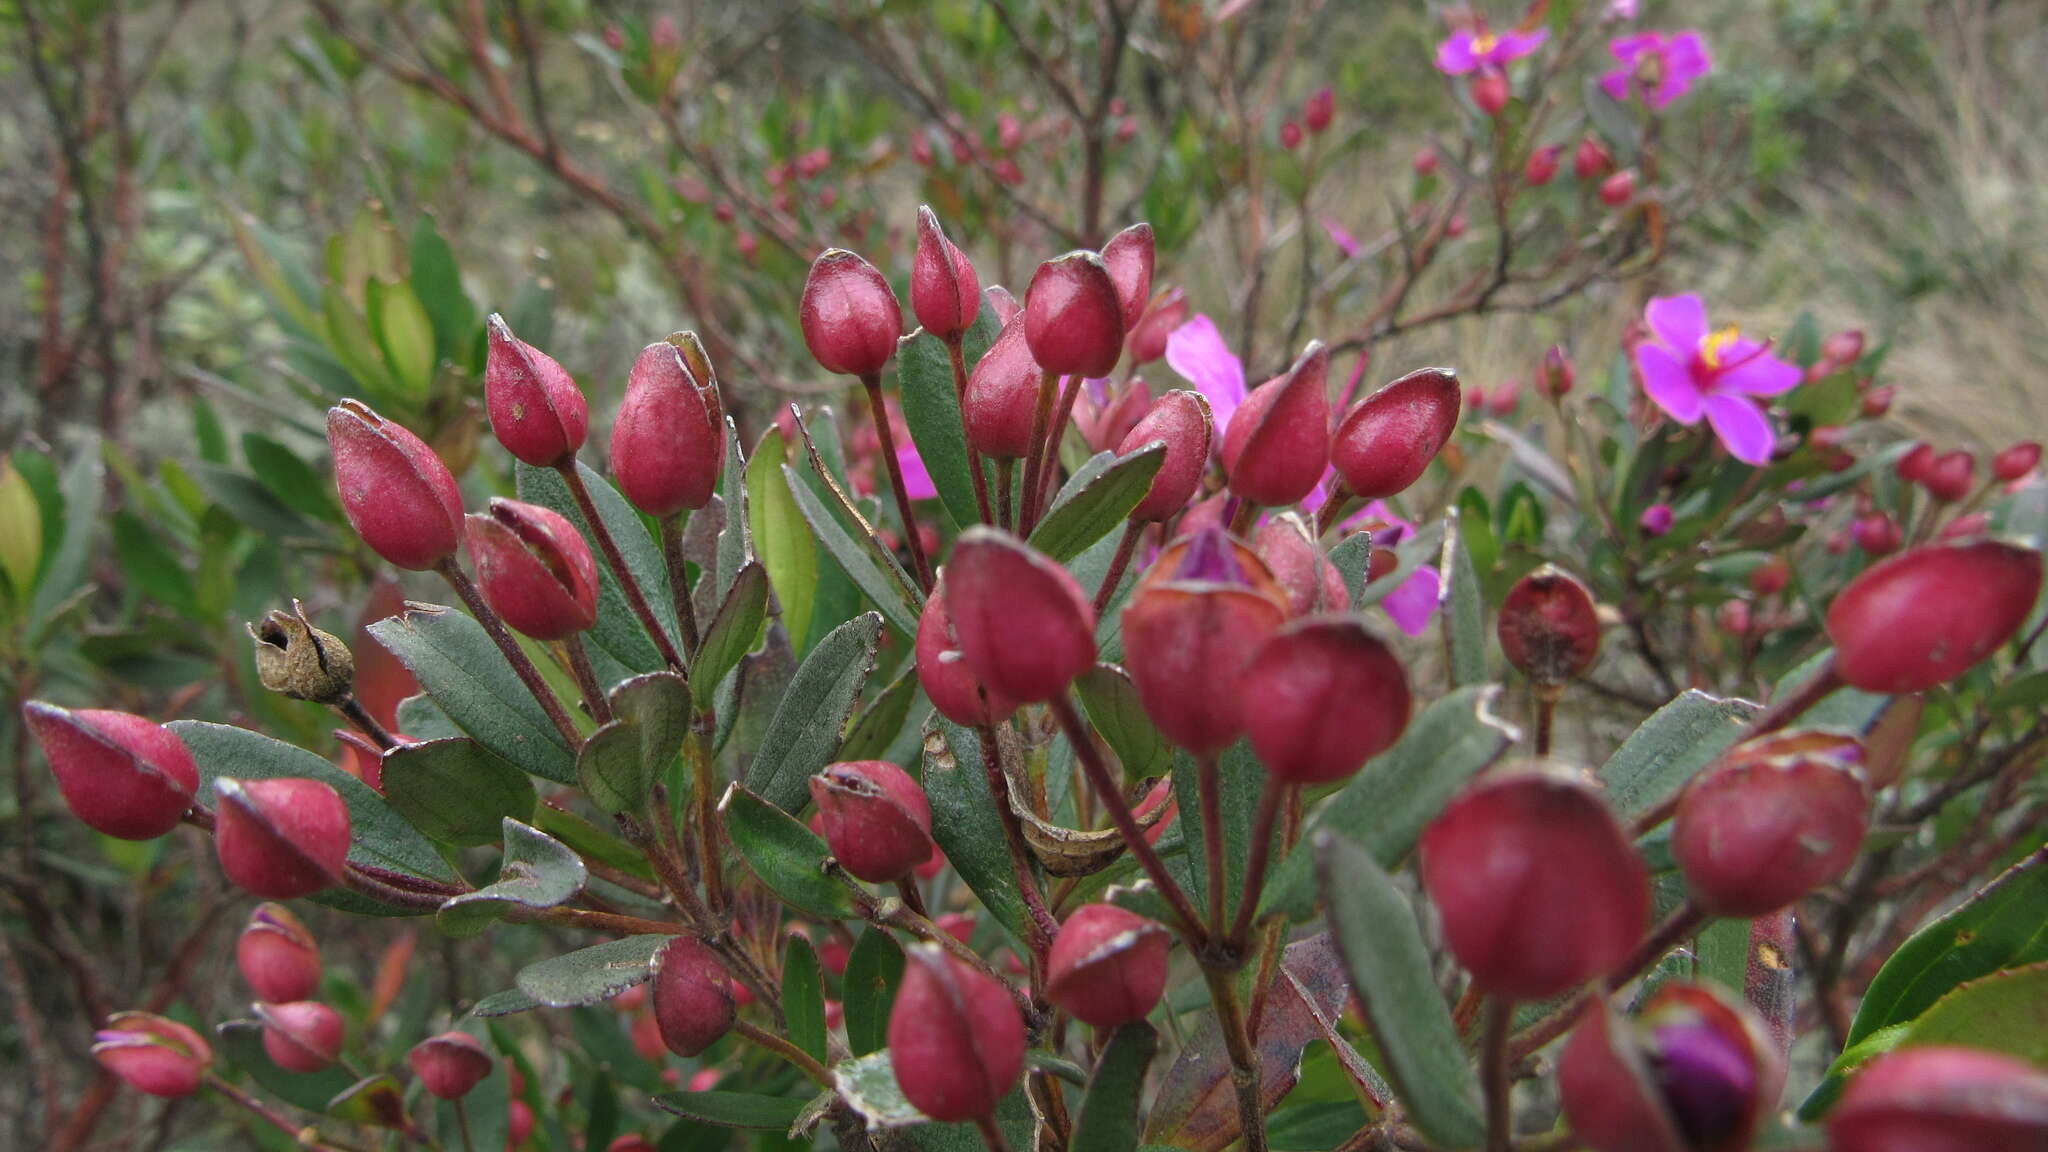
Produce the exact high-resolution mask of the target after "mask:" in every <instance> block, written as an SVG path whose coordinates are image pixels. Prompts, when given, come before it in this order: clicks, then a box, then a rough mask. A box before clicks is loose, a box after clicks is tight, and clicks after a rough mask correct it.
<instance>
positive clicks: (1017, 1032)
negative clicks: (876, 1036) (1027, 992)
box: [888, 944, 1024, 1123]
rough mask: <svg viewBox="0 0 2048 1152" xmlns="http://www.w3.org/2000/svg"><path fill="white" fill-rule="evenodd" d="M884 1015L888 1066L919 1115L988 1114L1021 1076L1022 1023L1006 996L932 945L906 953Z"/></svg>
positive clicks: (945, 1118) (951, 1118)
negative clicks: (886, 1017)
mask: <svg viewBox="0 0 2048 1152" xmlns="http://www.w3.org/2000/svg"><path fill="white" fill-rule="evenodd" d="M906 959H907V960H908V963H906V964H905V965H904V969H903V983H902V985H901V986H900V987H899V988H898V989H897V992H896V1003H895V1005H894V1006H893V1007H891V1008H890V1010H889V1036H888V1039H889V1064H890V1066H891V1067H892V1068H893V1069H894V1070H895V1072H896V1084H897V1086H898V1087H899V1088H901V1089H902V1090H903V1096H904V1098H905V1099H906V1100H909V1101H910V1102H911V1103H912V1104H913V1105H915V1106H916V1107H917V1109H918V1111H920V1112H923V1113H924V1114H925V1115H927V1116H929V1117H931V1118H932V1119H934V1120H938V1121H941V1122H945V1123H955V1122H959V1121H965V1120H975V1119H980V1118H982V1117H986V1116H989V1115H992V1114H993V1113H994V1112H995V1109H996V1104H997V1103H998V1102H999V1101H1001V1100H1002V1098H1003V1097H1004V1095H1006V1094H1007V1093H1008V1092H1009V1091H1010V1088H1011V1086H1012V1085H1014V1084H1016V1082H1017V1078H1018V1077H1019V1076H1020V1075H1022V1074H1023V1072H1024V1019H1023V1017H1022V1016H1020V1015H1019V1014H1018V1012H1017V1005H1016V1002H1015V1001H1013V1000H1012V999H1011V998H1010V992H1009V990H1008V989H1006V988H1004V987H1003V986H1002V984H1000V983H998V982H997V981H996V980H995V978H994V977H991V976H989V975H987V974H985V973H983V972H980V971H977V970H976V969H974V968H972V967H969V966H968V965H967V964H966V963H965V962H963V961H961V960H959V959H957V958H955V957H953V956H951V955H949V954H947V953H946V952H944V951H942V950H941V949H940V948H939V947H938V946H937V945H933V944H921V945H918V946H916V947H914V948H911V949H910V950H909V951H908V953H907V954H906Z"/></svg>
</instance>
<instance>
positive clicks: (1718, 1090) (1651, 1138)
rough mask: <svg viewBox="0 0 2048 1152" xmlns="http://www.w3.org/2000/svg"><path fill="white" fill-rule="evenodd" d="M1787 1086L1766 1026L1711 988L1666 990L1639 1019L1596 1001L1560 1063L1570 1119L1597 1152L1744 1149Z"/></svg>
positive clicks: (1561, 1085) (1666, 987)
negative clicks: (1620, 1013) (1624, 1014)
mask: <svg viewBox="0 0 2048 1152" xmlns="http://www.w3.org/2000/svg"><path fill="white" fill-rule="evenodd" d="M1784 1080H1785V1069H1784V1062H1783V1061H1782V1060H1781V1059H1780V1058H1779V1056H1778V1052H1777V1048H1776V1047H1775V1046H1774V1045H1773V1044H1772V1043H1771V1040H1770V1036H1769V1033H1768V1032H1767V1031H1766V1030H1765V1027H1764V1023H1763V1021H1762V1020H1760V1019H1758V1018H1757V1015H1756V1013H1755V1012H1753V1011H1751V1010H1750V1009H1749V1007H1748V1006H1747V1005H1745V1004H1743V1003H1742V1002H1741V1001H1739V1000H1736V999H1735V998H1733V997H1731V996H1729V995H1728V994H1727V993H1725V992H1722V991H1720V990H1719V989H1717V988H1715V987H1714V986H1713V985H1710V984H1684V983H1668V984H1664V985H1662V986H1661V987H1659V988H1658V990H1657V992H1656V994H1655V995H1653V996H1652V997H1651V998H1650V1001H1649V1003H1648V1004H1646V1005H1645V1006H1644V1007H1643V1010H1642V1013H1641V1015H1640V1016H1638V1017H1637V1018H1636V1019H1634V1020H1623V1019H1621V1018H1619V1017H1617V1016H1615V1015H1614V1013H1613V1010H1612V1009H1611V1008H1609V1006H1608V1004H1607V1001H1606V1000H1605V999H1604V998H1602V999H1596V1000H1594V1001H1592V1002H1591V1003H1589V1004H1588V1005H1587V1006H1586V1008H1585V1009H1584V1011H1583V1014H1582V1015H1581V1017H1580V1021H1579V1024H1578V1026H1577V1027H1576V1028H1574V1029H1573V1030H1572V1035H1571V1039H1569V1040H1568V1041H1566V1042H1565V1047H1564V1052H1563V1054H1562V1055H1561V1056H1560V1057H1559V1059H1558V1089H1559V1091H1560V1093H1561V1094H1562V1096H1563V1097H1564V1107H1565V1114H1566V1115H1567V1116H1568V1117H1570V1119H1571V1123H1572V1132H1573V1133H1574V1134H1575V1135H1576V1136H1577V1137H1578V1138H1579V1139H1580V1140H1582V1141H1584V1142H1585V1143H1586V1144H1587V1145H1588V1146H1589V1147H1591V1148H1592V1149H1593V1150H1594V1152H1742V1150H1743V1149H1746V1148H1748V1147H1749V1146H1750V1138H1751V1137H1752V1136H1754V1135H1755V1133H1756V1128H1757V1124H1758V1122H1759V1121H1760V1120H1761V1118H1762V1117H1763V1116H1765V1115H1767V1114H1768V1113H1769V1112H1770V1109H1771V1107H1772V1105H1773V1104H1775V1103H1776V1102H1777V1099H1778V1093H1779V1092H1780V1091H1781V1090H1782V1088H1783V1087H1784Z"/></svg>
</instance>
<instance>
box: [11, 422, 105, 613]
mask: <svg viewBox="0 0 2048 1152" xmlns="http://www.w3.org/2000/svg"><path fill="white" fill-rule="evenodd" d="M74 451H75V453H76V454H75V455H74V456H72V458H71V465H70V467H68V468H66V469H64V480H63V484H62V486H61V491H62V493H63V496H64V506H63V511H62V514H61V515H52V516H47V517H45V521H44V522H45V524H46V525H48V526H49V527H48V528H46V529H45V531H46V532H47V531H50V530H51V529H55V530H57V531H59V532H60V533H61V534H60V535H59V536H58V537H57V542H56V544H55V546H54V547H50V548H46V549H45V555H44V557H43V572H42V575H41V576H40V577H39V578H38V579H37V580H36V594H35V597H34V599H32V600H30V601H29V610H28V619H29V622H30V625H31V634H32V635H33V634H34V633H35V632H36V631H37V630H39V629H40V628H41V627H42V626H43V625H45V624H47V623H48V622H49V620H50V617H51V616H52V615H54V614H55V613H56V612H57V610H58V609H59V608H62V607H63V606H64V605H65V603H66V602H67V601H69V600H70V599H71V595H72V593H74V592H76V591H78V589H79V586H80V585H82V584H84V583H85V578H86V569H87V565H88V564H89V563H90V562H91V560H92V542H93V537H94V536H95V535H96V534H98V532H99V526H100V522H101V521H100V500H101V497H102V494H103V493H104V492H105V490H106V489H105V478H106V465H105V462H104V461H102V460H101V459H100V440H99V437H98V436H90V435H89V436H86V437H84V438H82V439H80V440H79V442H78V445H77V447H76V448H75V449H74Z"/></svg>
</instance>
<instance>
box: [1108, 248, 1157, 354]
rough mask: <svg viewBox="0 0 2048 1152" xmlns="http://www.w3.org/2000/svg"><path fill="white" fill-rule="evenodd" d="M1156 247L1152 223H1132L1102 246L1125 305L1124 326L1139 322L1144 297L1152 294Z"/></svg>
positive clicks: (1111, 276) (1119, 299)
mask: <svg viewBox="0 0 2048 1152" xmlns="http://www.w3.org/2000/svg"><path fill="white" fill-rule="evenodd" d="M1153 255H1154V249H1153V242H1152V226H1151V225H1150V224H1133V225H1131V226H1130V227H1129V228H1126V229H1124V230H1123V231H1121V232H1119V233H1117V234H1116V235H1114V236H1111V237H1110V238H1109V243H1107V244H1104V245H1103V246H1102V263H1103V265H1104V266H1106V267H1107V268H1108V269H1109V279H1110V282H1111V283H1113V284H1115V285H1116V296H1117V303H1118V304H1120V305H1121V306H1122V308H1123V322H1124V327H1125V328H1127V329H1128V328H1129V327H1131V326H1132V325H1134V324H1136V323H1137V322H1138V317H1139V315H1140V314H1141V313H1142V312H1144V310H1145V301H1146V300H1147V299H1149V298H1150V297H1151V295H1152V261H1153Z"/></svg>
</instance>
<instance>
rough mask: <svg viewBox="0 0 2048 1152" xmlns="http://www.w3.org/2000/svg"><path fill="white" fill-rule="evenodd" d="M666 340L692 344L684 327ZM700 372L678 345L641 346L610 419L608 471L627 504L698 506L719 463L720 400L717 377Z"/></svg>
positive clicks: (653, 511)
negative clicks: (681, 331)
mask: <svg viewBox="0 0 2048 1152" xmlns="http://www.w3.org/2000/svg"><path fill="white" fill-rule="evenodd" d="M671 339H681V340H685V341H690V342H692V343H694V338H693V337H690V336H689V335H688V334H687V333H685V334H682V335H681V336H678V337H672V338H671ZM704 366H705V368H706V369H707V375H705V376H700V375H698V374H697V373H696V372H695V371H693V370H692V369H691V367H690V365H689V360H688V358H687V357H686V356H685V355H684V351H683V349H682V348H681V347H678V346H677V345H676V344H674V343H671V342H670V341H668V340H663V341H660V342H658V343H654V344H649V345H648V346H647V347H645V348H643V349H641V351H640V355H639V357H638V358H637V359H635V360H634V361H633V370H632V371H631V372H630V373H629V374H628V375H627V377H626V398H625V399H624V400H622V401H621V402H620V403H619V414H618V418H617V419H616V420H614V421H613V423H612V440H611V464H612V476H613V477H615V478H616V479H617V480H618V482H619V491H620V492H621V493H622V494H624V495H625V497H626V499H628V500H630V501H632V502H633V507H635V508H638V509H639V510H640V511H642V512H645V513H647V514H648V515H649V516H654V517H669V516H674V515H676V514H677V513H679V512H682V511H684V510H685V509H695V508H702V507H704V506H705V505H706V504H709V503H710V502H711V494H712V493H713V492H715V491H717V490H718V478H719V475H720V474H721V473H722V472H723V471H724V468H725V419H724V405H723V403H722V402H721V401H720V400H719V396H718V381H717V379H716V378H715V377H710V376H709V375H708V369H709V368H710V362H709V361H708V360H707V361H705V365H704Z"/></svg>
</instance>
